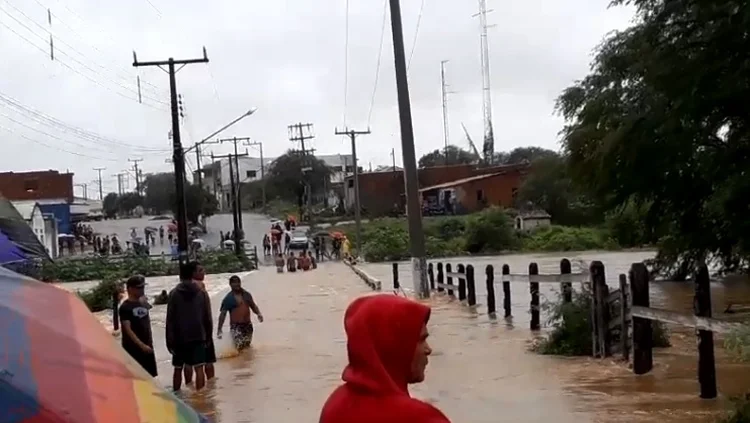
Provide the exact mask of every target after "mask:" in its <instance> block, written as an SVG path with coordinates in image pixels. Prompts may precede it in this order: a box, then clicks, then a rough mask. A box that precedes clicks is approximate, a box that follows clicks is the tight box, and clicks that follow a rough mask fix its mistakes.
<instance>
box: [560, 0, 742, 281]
mask: <svg viewBox="0 0 750 423" xmlns="http://www.w3.org/2000/svg"><path fill="white" fill-rule="evenodd" d="M614 4H615V5H622V4H630V5H633V6H635V7H636V9H637V19H636V22H635V24H634V25H633V26H632V27H631V28H629V29H627V30H624V31H620V32H617V33H615V34H614V35H612V36H610V37H609V38H608V39H607V40H606V41H605V42H604V43H603V44H602V45H601V46H600V47H599V48H598V50H597V52H596V55H595V59H594V62H593V65H592V71H591V73H590V74H589V75H588V76H586V77H585V78H584V79H583V80H581V81H579V82H577V83H576V84H575V85H573V86H571V87H569V88H568V89H566V90H565V91H564V92H563V94H562V95H561V96H560V97H559V99H558V105H557V107H558V110H559V111H560V112H561V113H562V115H563V116H564V118H565V119H566V126H565V127H564V129H563V132H562V134H563V145H564V149H565V152H566V153H567V155H568V157H569V160H570V169H571V171H572V174H571V175H572V177H573V178H574V180H575V181H576V182H578V183H580V184H582V185H584V186H586V187H587V188H588V189H590V190H591V192H592V193H594V194H595V195H596V197H597V199H598V200H600V201H602V202H603V203H604V204H605V205H607V206H608V207H609V208H614V207H619V206H621V205H623V204H625V203H626V202H628V201H632V202H633V203H634V204H636V205H639V206H645V207H647V208H648V212H647V213H646V216H647V218H646V219H645V225H646V227H647V229H648V230H652V231H659V232H658V233H659V234H660V235H662V242H661V244H660V251H659V259H660V263H661V264H662V265H663V266H665V267H667V268H673V267H674V266H681V265H684V264H687V265H688V266H690V267H692V265H693V264H695V263H696V262H697V261H698V260H701V259H711V258H716V259H718V260H719V261H720V264H721V265H723V267H724V268H725V269H727V270H735V269H737V268H739V267H742V266H745V265H746V263H747V261H746V259H747V257H748V251H749V250H750V245H748V239H750V220H748V219H747V218H746V212H747V209H748V198H750V197H749V195H750V178H748V177H747V175H746V174H745V173H746V172H745V169H746V168H747V162H748V159H749V158H750V125H749V124H750V113H748V112H749V111H748V108H750V106H749V105H748V102H747V99H748V98H749V96H750V82H749V81H750V61H748V60H747V51H749V50H748V49H749V48H750V37H749V36H748V35H747V31H748V28H750V4H748V3H746V2H741V1H737V0H712V1H710V2H709V1H687V0H686V1H665V0H661V1H660V0H615V1H614ZM683 267H684V266H683Z"/></svg>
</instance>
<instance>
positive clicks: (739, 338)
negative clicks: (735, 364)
mask: <svg viewBox="0 0 750 423" xmlns="http://www.w3.org/2000/svg"><path fill="white" fill-rule="evenodd" d="M724 347H725V348H726V349H727V351H729V353H730V354H732V355H733V356H734V357H735V358H736V359H738V360H739V361H743V362H750V327H749V326H745V327H743V328H740V329H737V330H734V331H732V332H731V333H729V336H727V338H726V340H725V341H724Z"/></svg>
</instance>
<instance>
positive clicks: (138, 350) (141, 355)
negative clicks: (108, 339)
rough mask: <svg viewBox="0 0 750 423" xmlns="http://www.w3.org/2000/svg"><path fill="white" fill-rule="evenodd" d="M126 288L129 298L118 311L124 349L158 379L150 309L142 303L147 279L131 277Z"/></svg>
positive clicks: (137, 276) (138, 276)
mask: <svg viewBox="0 0 750 423" xmlns="http://www.w3.org/2000/svg"><path fill="white" fill-rule="evenodd" d="M126 286H127V295H128V297H127V299H126V300H125V301H123V303H122V304H121V305H120V309H119V311H118V313H119V315H120V321H121V322H122V348H123V349H124V350H125V351H126V352H127V353H128V354H130V356H131V357H133V359H134V360H135V361H136V362H138V364H140V365H141V367H143V369H144V370H146V371H147V372H148V373H149V374H150V375H151V376H153V377H156V376H157V371H156V355H154V338H153V336H152V334H151V318H150V317H149V307H148V306H147V305H144V304H143V302H142V301H141V298H142V297H143V295H144V290H145V288H146V279H145V278H144V277H143V276H140V275H136V276H131V277H130V279H128V281H127V282H126Z"/></svg>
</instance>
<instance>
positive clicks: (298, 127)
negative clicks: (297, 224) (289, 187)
mask: <svg viewBox="0 0 750 423" xmlns="http://www.w3.org/2000/svg"><path fill="white" fill-rule="evenodd" d="M288 128H289V141H292V142H299V144H300V150H301V151H302V169H301V170H302V181H300V183H301V184H304V186H305V196H306V199H307V201H306V203H307V214H308V216H309V217H312V213H311V212H312V184H311V183H310V180H309V178H308V177H305V174H306V173H307V172H308V171H310V170H312V168H311V167H310V166H309V165H310V163H309V161H308V159H307V153H310V154H312V153H313V152H314V151H315V150H314V149H313V148H309V149H308V148H305V141H306V140H312V139H313V138H315V135H313V124H312V123H301V122H300V123H296V124H294V125H289V127H288ZM308 147H309V146H308ZM298 203H299V209H300V210H299V214H300V220H302V216H303V215H304V214H303V213H302V207H303V204H304V202H303V201H302V199H298Z"/></svg>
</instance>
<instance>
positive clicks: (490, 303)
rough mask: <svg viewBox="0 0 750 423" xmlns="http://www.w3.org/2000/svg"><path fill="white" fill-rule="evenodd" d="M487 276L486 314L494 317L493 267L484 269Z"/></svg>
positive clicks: (488, 266)
mask: <svg viewBox="0 0 750 423" xmlns="http://www.w3.org/2000/svg"><path fill="white" fill-rule="evenodd" d="M485 274H486V275H487V314H489V315H490V316H494V315H495V313H496V312H497V310H496V309H495V267H494V266H493V265H491V264H488V265H487V268H486V269H485Z"/></svg>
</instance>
